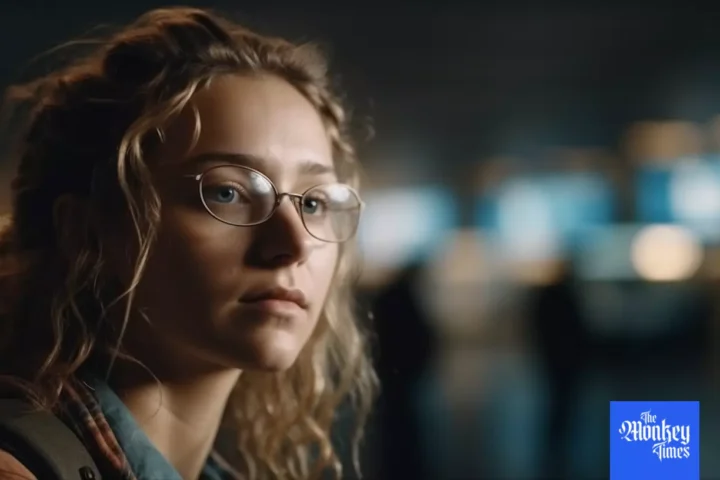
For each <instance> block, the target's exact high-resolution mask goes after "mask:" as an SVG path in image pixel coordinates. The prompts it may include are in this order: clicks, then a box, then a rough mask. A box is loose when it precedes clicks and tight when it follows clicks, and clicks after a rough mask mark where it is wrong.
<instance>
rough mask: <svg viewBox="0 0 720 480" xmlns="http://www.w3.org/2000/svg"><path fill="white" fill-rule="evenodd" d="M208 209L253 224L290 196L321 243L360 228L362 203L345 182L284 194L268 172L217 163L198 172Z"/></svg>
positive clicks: (229, 221) (218, 216) (346, 236)
mask: <svg viewBox="0 0 720 480" xmlns="http://www.w3.org/2000/svg"><path fill="white" fill-rule="evenodd" d="M190 176H191V177H192V178H194V179H195V180H196V181H197V182H198V187H199V192H200V199H201V200H202V203H203V205H204V206H205V209H206V210H207V211H208V213H209V214H210V215H212V216H213V217H215V218H216V219H217V220H219V221H221V222H223V223H226V224H228V225H234V226H238V227H250V226H253V225H259V224H261V223H263V222H265V221H267V220H268V219H270V217H272V215H273V214H274V213H275V210H277V208H278V207H279V206H280V202H282V199H283V197H289V198H290V200H291V201H292V202H293V204H294V205H295V207H296V209H297V211H298V212H299V213H300V218H301V219H302V222H303V225H304V226H305V228H306V229H307V231H308V233H309V234H310V235H312V236H313V237H314V238H316V239H318V240H321V241H323V242H332V243H341V242H345V241H347V240H349V239H351V238H352V237H353V236H354V235H355V232H356V231H357V228H358V224H359V222H360V213H361V211H362V207H363V202H362V200H360V197H359V195H358V194H357V192H356V191H355V190H354V189H353V188H352V187H350V186H349V185H345V184H343V183H328V184H321V185H316V186H314V187H311V188H309V189H308V190H306V191H305V192H304V193H302V194H297V193H280V192H278V190H277V188H276V187H275V184H273V182H272V181H271V180H270V179H269V178H268V177H267V176H265V175H264V174H262V173H260V172H258V171H257V170H255V169H252V168H250V167H245V166H242V165H219V166H215V167H211V168H209V169H208V170H205V171H204V172H203V173H201V174H198V175H190Z"/></svg>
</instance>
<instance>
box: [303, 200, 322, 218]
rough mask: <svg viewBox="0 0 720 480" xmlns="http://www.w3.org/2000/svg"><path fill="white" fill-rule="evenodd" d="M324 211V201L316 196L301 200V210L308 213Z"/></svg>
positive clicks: (314, 213)
mask: <svg viewBox="0 0 720 480" xmlns="http://www.w3.org/2000/svg"><path fill="white" fill-rule="evenodd" d="M324 211H325V202H324V201H323V200H321V199H318V198H305V199H303V202H302V212H303V213H307V214H309V215H316V214H322V213H323V212H324Z"/></svg>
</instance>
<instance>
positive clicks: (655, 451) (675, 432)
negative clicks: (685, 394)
mask: <svg viewBox="0 0 720 480" xmlns="http://www.w3.org/2000/svg"><path fill="white" fill-rule="evenodd" d="M639 478H652V479H653V480H699V479H700V402H610V480H637V479H639Z"/></svg>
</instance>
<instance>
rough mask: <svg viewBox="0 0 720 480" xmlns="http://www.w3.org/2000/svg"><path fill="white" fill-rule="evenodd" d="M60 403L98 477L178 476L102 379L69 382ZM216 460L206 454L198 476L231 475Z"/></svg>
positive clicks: (222, 479)
mask: <svg viewBox="0 0 720 480" xmlns="http://www.w3.org/2000/svg"><path fill="white" fill-rule="evenodd" d="M61 404H62V407H61V409H60V411H59V412H58V416H59V417H60V418H61V419H62V420H63V421H64V422H65V423H66V424H67V425H68V426H69V427H70V428H71V429H73V430H74V431H75V433H76V434H77V435H78V437H79V438H80V439H81V441H82V443H83V444H84V445H85V448H87V450H88V452H89V453H90V455H91V456H92V457H93V459H94V460H95V463H96V465H97V467H98V469H99V471H100V474H101V475H102V477H103V479H104V480H116V479H117V480H182V479H181V477H180V475H179V474H178V472H177V471H176V470H175V469H174V468H173V467H172V466H171V465H170V464H169V463H168V462H167V460H165V458H164V457H163V456H162V455H161V454H160V453H159V452H158V451H157V450H156V449H155V447H154V446H153V445H152V443H151V442H150V440H149V439H148V438H147V436H145V434H144V432H142V430H141V429H140V428H139V426H138V425H137V424H136V423H135V421H134V419H133V418H132V415H131V414H130V412H129V411H128V410H127V408H126V407H125V405H124V404H123V403H122V401H121V400H120V399H119V398H118V397H117V396H116V395H115V394H114V392H112V390H111V389H110V387H109V386H108V385H107V384H106V383H105V382H104V381H102V380H99V379H98V378H96V377H89V378H84V379H83V380H74V381H72V382H70V383H69V384H68V385H67V386H66V388H65V389H64V390H63V397H62V402H61ZM221 462H222V460H221V459H218V458H216V457H215V455H214V454H213V455H211V456H210V458H209V459H208V462H207V464H206V466H205V468H204V469H203V472H202V474H201V476H200V479H201V480H231V479H233V480H234V479H237V478H238V477H237V476H236V475H233V473H231V472H230V470H229V469H225V468H223V467H222V466H221Z"/></svg>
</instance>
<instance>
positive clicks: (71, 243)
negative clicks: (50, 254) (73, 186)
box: [53, 194, 93, 256]
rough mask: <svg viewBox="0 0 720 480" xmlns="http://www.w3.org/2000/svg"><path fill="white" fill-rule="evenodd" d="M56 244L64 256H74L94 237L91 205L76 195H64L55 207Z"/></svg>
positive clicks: (56, 201) (56, 202)
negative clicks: (79, 247) (80, 247)
mask: <svg viewBox="0 0 720 480" xmlns="http://www.w3.org/2000/svg"><path fill="white" fill-rule="evenodd" d="M53 226H54V227H55V242H56V244H57V245H58V247H59V249H60V252H61V253H62V254H63V255H67V256H72V255H73V252H76V251H77V249H78V246H81V245H87V242H88V240H89V239H90V238H91V236H92V231H93V229H92V221H91V211H90V207H89V203H88V201H87V200H86V199H83V198H80V197H77V196H76V195H69V194H68V195H63V196H61V197H60V198H58V199H57V200H55V204H54V205H53Z"/></svg>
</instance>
